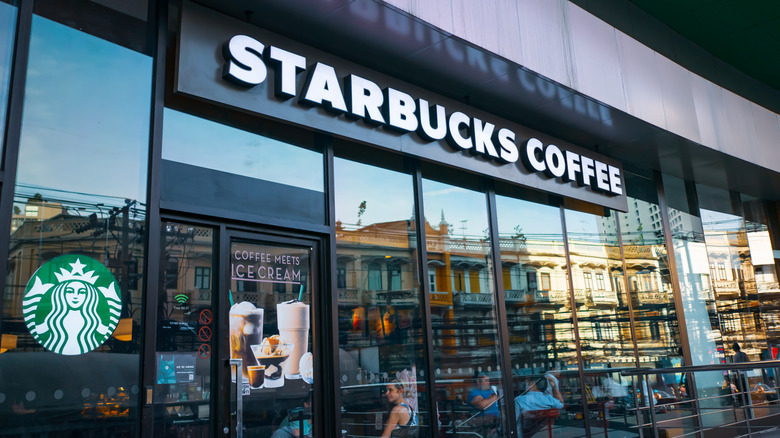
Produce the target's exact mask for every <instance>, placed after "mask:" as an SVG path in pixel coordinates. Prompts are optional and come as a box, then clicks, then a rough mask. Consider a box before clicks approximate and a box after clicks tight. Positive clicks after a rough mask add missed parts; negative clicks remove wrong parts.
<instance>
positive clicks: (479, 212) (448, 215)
mask: <svg viewBox="0 0 780 438" xmlns="http://www.w3.org/2000/svg"><path fill="white" fill-rule="evenodd" d="M423 199H424V205H425V219H426V220H427V221H428V223H429V224H430V225H431V226H432V227H433V228H436V229H438V228H439V223H440V222H441V217H442V214H443V215H444V219H445V221H447V223H448V224H450V230H451V231H452V235H453V236H455V237H464V236H465V237H479V238H484V237H485V236H487V234H488V231H487V230H488V221H487V203H486V200H485V194H484V193H479V192H475V191H472V190H466V189H464V188H461V187H455V186H451V185H449V184H444V183H440V182H437V181H433V180H429V179H423Z"/></svg>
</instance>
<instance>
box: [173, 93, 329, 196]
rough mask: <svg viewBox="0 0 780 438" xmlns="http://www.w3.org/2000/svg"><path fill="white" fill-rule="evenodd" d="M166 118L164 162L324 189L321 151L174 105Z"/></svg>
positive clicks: (317, 189) (294, 185) (305, 187)
mask: <svg viewBox="0 0 780 438" xmlns="http://www.w3.org/2000/svg"><path fill="white" fill-rule="evenodd" d="M164 118H165V130H164V131H163V144H164V147H163V150H162V158H163V160H170V161H176V162H180V163H184V164H189V165H192V166H198V167H202V168H206V169H213V170H218V171H221V172H227V173H232V174H235V175H241V176H247V177H250V178H260V179H263V180H266V181H273V182H277V183H280V184H284V185H289V186H293V187H299V188H302V189H307V190H314V191H318V192H321V191H323V190H324V179H323V167H322V155H321V154H319V153H317V152H313V151H310V150H307V149H304V148H300V147H297V146H293V145H291V144H287V143H284V142H281V141H277V140H274V139H271V138H268V137H263V136H260V135H257V134H253V133H251V132H246V131H242V130H239V129H236V128H232V127H230V126H226V125H222V124H219V123H215V122H211V121H209V120H206V119H202V118H200V117H195V116H191V115H189V114H186V113H182V112H179V111H175V110H172V109H169V108H166V109H165V113H164ZM217 151H219V153H215V152H217ZM293 168H294V169H295V171H291V169H293Z"/></svg>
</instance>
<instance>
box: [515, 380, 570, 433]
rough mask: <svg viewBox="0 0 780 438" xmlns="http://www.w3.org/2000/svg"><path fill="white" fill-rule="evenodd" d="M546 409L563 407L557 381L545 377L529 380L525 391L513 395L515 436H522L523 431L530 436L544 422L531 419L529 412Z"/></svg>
mask: <svg viewBox="0 0 780 438" xmlns="http://www.w3.org/2000/svg"><path fill="white" fill-rule="evenodd" d="M548 388H550V389H551V390H552V395H550V394H547V393H546V391H547V389H548ZM547 409H563V396H562V395H561V391H560V390H559V389H558V385H557V383H556V382H555V381H554V380H553V379H550V378H545V377H542V378H539V379H536V380H529V381H528V386H527V388H526V391H525V392H524V393H523V394H521V395H518V396H517V397H515V415H516V420H517V436H518V437H520V438H522V437H523V433H525V434H526V435H528V436H531V435H532V434H533V433H535V432H536V431H537V430H540V429H541V427H543V426H544V424H542V423H540V422H537V421H533V420H532V419H531V415H530V414H531V413H533V411H542V410H547ZM537 428H538V429H537Z"/></svg>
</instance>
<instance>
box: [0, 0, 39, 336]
mask: <svg viewBox="0 0 780 438" xmlns="http://www.w3.org/2000/svg"><path fill="white" fill-rule="evenodd" d="M32 11H33V0H23V1H22V2H21V4H20V5H19V7H18V8H17V16H16V39H15V40H14V54H13V63H12V67H11V84H10V87H9V94H8V111H7V112H6V125H5V138H4V139H3V162H2V173H0V185H2V188H0V230H10V229H11V218H12V216H13V205H14V189H15V184H16V167H17V161H18V158H19V141H20V139H21V133H22V112H23V109H24V108H23V105H24V88H25V83H26V82H27V60H28V56H29V48H30V35H31V30H32ZM10 244H11V233H10V232H9V233H4V232H3V233H0V260H8V252H9V250H10ZM7 271H8V264H7V263H5V262H3V263H0V278H5V277H6V273H7ZM4 294H5V288H3V293H2V294H0V295H4ZM3 303H5V300H0V333H2V332H3V314H4V311H3Z"/></svg>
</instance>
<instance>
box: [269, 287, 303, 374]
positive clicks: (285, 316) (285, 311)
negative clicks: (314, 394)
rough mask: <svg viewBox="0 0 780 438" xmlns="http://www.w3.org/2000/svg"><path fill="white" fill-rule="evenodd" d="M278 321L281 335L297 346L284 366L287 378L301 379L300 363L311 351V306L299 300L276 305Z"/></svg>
mask: <svg viewBox="0 0 780 438" xmlns="http://www.w3.org/2000/svg"><path fill="white" fill-rule="evenodd" d="M276 319H277V324H278V328H279V335H280V336H281V337H282V339H284V340H285V341H286V342H289V343H291V344H294V345H295V348H294V349H293V350H292V351H291V352H290V359H289V360H288V361H287V362H286V363H285V364H284V373H285V377H287V378H288V379H300V378H301V376H300V369H299V363H300V360H301V357H303V355H304V354H306V353H307V352H308V351H309V305H308V304H305V303H302V302H300V301H298V300H292V301H287V302H284V303H279V304H277V305H276Z"/></svg>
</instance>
